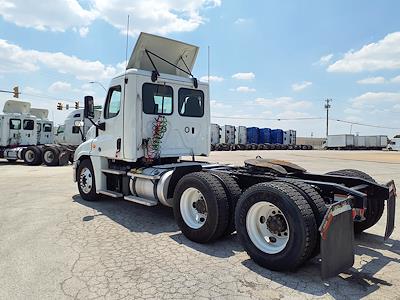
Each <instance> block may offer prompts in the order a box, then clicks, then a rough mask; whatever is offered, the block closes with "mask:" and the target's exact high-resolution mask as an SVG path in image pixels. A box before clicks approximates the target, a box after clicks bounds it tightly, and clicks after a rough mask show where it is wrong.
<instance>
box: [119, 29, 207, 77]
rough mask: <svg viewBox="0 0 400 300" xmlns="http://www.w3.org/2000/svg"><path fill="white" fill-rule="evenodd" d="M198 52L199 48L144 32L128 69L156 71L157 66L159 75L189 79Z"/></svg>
mask: <svg viewBox="0 0 400 300" xmlns="http://www.w3.org/2000/svg"><path fill="white" fill-rule="evenodd" d="M198 51H199V48H198V47H197V46H193V45H190V44H186V43H184V42H180V41H176V40H172V39H169V38H165V37H161V36H157V35H152V34H149V33H144V32H142V33H140V35H139V38H138V39H137V42H136V45H135V48H134V49H133V52H132V55H131V57H130V59H129V62H128V64H127V67H126V68H127V69H139V70H146V71H154V66H155V67H156V69H157V71H158V72H159V73H165V74H171V75H177V76H181V77H189V76H190V74H191V72H192V69H193V66H194V64H195V62H196V57H197V53H198ZM150 58H151V60H150ZM152 61H153V63H154V66H153V64H152ZM180 69H182V70H185V71H187V72H188V73H189V74H188V73H186V72H183V71H182V70H180Z"/></svg>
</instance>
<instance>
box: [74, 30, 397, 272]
mask: <svg viewBox="0 0 400 300" xmlns="http://www.w3.org/2000/svg"><path fill="white" fill-rule="evenodd" d="M197 52H198V48H197V47H195V46H192V45H189V44H185V43H182V42H178V41H173V40H171V39H166V38H163V37H158V36H154V35H149V34H145V33H141V34H140V36H139V38H138V41H137V43H136V46H135V48H134V51H133V53H132V56H131V58H130V60H129V62H128V65H127V70H126V71H125V72H124V73H123V74H122V75H119V76H117V77H115V78H114V79H112V80H111V83H110V88H109V91H108V94H107V95H108V96H107V98H106V100H105V105H104V108H105V109H104V112H103V114H102V116H101V119H100V121H99V122H98V124H96V130H95V131H94V132H95V134H94V135H93V136H90V138H87V140H86V141H85V142H84V143H82V144H81V145H80V146H79V147H78V148H77V150H76V151H75V156H74V171H73V176H74V181H76V182H77V186H78V190H79V193H80V195H81V197H82V198H83V199H84V200H87V201H96V200H98V199H99V194H103V195H107V196H110V197H113V198H121V199H125V200H127V201H132V202H135V203H139V204H142V205H146V206H155V205H158V204H160V203H161V204H162V205H165V206H168V207H172V209H173V212H174V216H175V220H176V222H177V224H178V226H179V228H180V230H181V231H182V233H183V234H184V235H185V236H186V237H187V238H188V239H190V240H192V241H194V242H198V243H208V242H212V241H215V240H217V239H219V238H221V237H223V236H226V235H229V234H231V233H232V232H234V231H235V230H236V231H237V235H238V237H239V241H240V242H241V243H242V245H243V247H244V249H245V250H246V252H247V253H248V254H249V256H250V257H251V258H252V259H253V260H254V261H255V262H256V263H258V264H259V265H261V266H263V267H266V268H269V269H272V270H277V271H287V270H294V269H297V268H298V267H299V266H301V265H302V264H303V263H304V262H305V261H307V260H308V259H309V258H311V257H313V256H315V255H317V254H318V253H319V252H320V253H321V268H322V276H323V277H330V276H335V275H337V274H338V273H339V272H342V271H345V270H346V269H348V268H350V267H351V266H352V265H353V262H354V249H353V243H354V231H356V232H361V231H363V230H365V229H367V228H369V227H371V226H373V225H374V224H375V223H377V222H378V220H379V219H380V218H381V216H382V213H383V210H384V205H385V202H386V203H387V214H388V217H387V220H388V222H387V225H386V233H385V238H386V239H387V238H388V237H389V236H390V234H391V233H392V231H393V229H394V213H395V185H394V183H393V181H391V182H389V183H388V184H386V185H382V184H378V183H376V182H375V181H374V180H373V179H372V178H371V177H370V176H368V175H367V174H365V173H363V172H360V171H357V170H349V169H348V170H340V171H336V172H330V173H328V174H324V175H320V174H313V173H309V172H307V171H306V170H305V169H303V168H301V167H299V166H297V165H294V164H291V163H289V162H285V161H279V160H267V159H253V160H248V161H245V165H244V166H243V167H234V166H229V165H221V164H209V163H202V162H196V161H195V156H196V155H208V154H209V141H210V100H209V99H210V98H209V89H208V84H206V83H202V82H198V81H197V80H196V79H194V78H188V77H191V76H192V75H191V70H192V68H193V65H194V62H195V57H196V55H197ZM154 54H156V55H157V57H162V58H163V59H157V60H153V63H151V61H150V58H152V57H153V56H152V55H154ZM182 59H183V60H184V61H185V66H186V67H187V68H186V69H182V68H180V67H178V66H177V65H176V64H178V63H179V62H180V61H181V60H182ZM166 61H167V62H168V63H166ZM172 66H176V67H175V68H173V67H172ZM179 66H180V64H179ZM183 70H187V72H185V71H183ZM173 97H177V99H173ZM172 100H174V101H172ZM111 101H112V103H113V105H110V103H111ZM138 101H139V102H138ZM165 101H167V102H166V103H164V102H165ZM168 101H171V102H172V103H177V104H178V107H177V109H173V108H172V107H171V106H168V105H165V104H167V103H168ZM171 102H169V103H171ZM93 104H94V103H93V98H92V97H90V96H87V97H85V116H86V117H88V118H92V117H93V116H94V112H93ZM115 107H118V108H119V109H118V112H117V111H116V110H115ZM162 107H164V108H166V111H164V109H162V110H160V108H162ZM182 156H192V160H191V161H183V160H181V159H180V158H181V157H182ZM116 205H118V204H117V203H116ZM132 217H134V216H132Z"/></svg>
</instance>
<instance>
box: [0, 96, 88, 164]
mask: <svg viewBox="0 0 400 300" xmlns="http://www.w3.org/2000/svg"><path fill="white" fill-rule="evenodd" d="M83 119H84V118H83V109H80V110H75V111H73V112H72V113H71V114H70V115H69V116H68V117H67V119H66V120H65V124H64V125H62V126H60V127H59V128H63V132H62V133H61V132H57V134H56V135H55V134H54V131H53V121H50V120H49V119H48V110H47V109H39V108H31V104H30V103H29V102H25V101H20V100H8V101H6V103H5V105H4V109H3V114H1V115H0V158H5V159H7V160H8V161H10V162H14V161H17V160H24V162H25V163H26V164H28V165H39V164H42V163H44V164H46V165H48V166H57V165H64V164H66V163H68V161H71V162H72V160H73V154H74V151H75V149H76V147H77V146H78V145H79V144H80V143H82V141H84V140H85V135H86V132H87V130H88V129H89V128H90V126H91V122H90V121H89V120H87V119H86V122H83V121H82V120H83ZM55 138H56V140H57V142H55Z"/></svg>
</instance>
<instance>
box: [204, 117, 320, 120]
mask: <svg viewBox="0 0 400 300" xmlns="http://www.w3.org/2000/svg"><path fill="white" fill-rule="evenodd" d="M211 117H213V118H217V119H238V120H264V121H302V120H322V119H324V118H322V117H299V118H260V117H234V116H232V117H219V116H211Z"/></svg>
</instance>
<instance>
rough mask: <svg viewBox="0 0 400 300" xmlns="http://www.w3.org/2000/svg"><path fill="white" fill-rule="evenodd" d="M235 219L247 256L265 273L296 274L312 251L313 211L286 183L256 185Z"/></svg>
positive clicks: (242, 201)
mask: <svg viewBox="0 0 400 300" xmlns="http://www.w3.org/2000/svg"><path fill="white" fill-rule="evenodd" d="M235 219H236V231H237V233H238V236H239V239H240V241H241V243H242V245H243V247H244V248H245V250H246V252H247V253H248V254H249V256H250V257H251V258H252V259H253V260H254V261H255V262H256V263H257V264H259V265H261V266H263V267H266V268H268V269H271V270H276V271H288V270H295V269H296V268H297V267H299V266H300V265H301V264H302V263H303V262H304V261H306V260H307V259H308V258H309V257H310V256H311V254H312V252H313V251H314V249H315V246H316V242H317V236H318V231H317V225H316V222H315V218H314V215H313V211H312V209H311V207H310V205H309V204H308V202H307V200H306V199H305V198H304V197H303V196H302V195H301V193H299V192H298V191H297V190H296V189H295V188H294V187H292V186H290V185H289V184H288V183H285V182H270V183H259V184H256V185H253V186H252V187H250V188H249V189H247V191H246V192H244V193H243V195H242V196H241V197H240V199H239V202H238V204H237V206H236V212H235Z"/></svg>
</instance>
